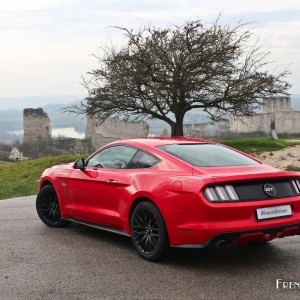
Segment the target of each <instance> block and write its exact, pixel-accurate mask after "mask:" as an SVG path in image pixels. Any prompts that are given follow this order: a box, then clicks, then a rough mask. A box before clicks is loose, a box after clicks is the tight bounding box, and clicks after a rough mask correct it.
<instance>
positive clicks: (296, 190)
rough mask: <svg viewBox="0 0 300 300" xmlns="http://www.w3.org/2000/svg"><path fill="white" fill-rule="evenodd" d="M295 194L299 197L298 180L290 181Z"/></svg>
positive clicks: (299, 187) (299, 180)
mask: <svg viewBox="0 0 300 300" xmlns="http://www.w3.org/2000/svg"><path fill="white" fill-rule="evenodd" d="M291 182H292V185H293V187H294V190H295V192H296V194H298V195H300V179H295V180H291Z"/></svg>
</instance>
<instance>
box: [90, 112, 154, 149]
mask: <svg viewBox="0 0 300 300" xmlns="http://www.w3.org/2000/svg"><path fill="white" fill-rule="evenodd" d="M148 133H149V126H148V124H147V123H146V122H145V121H126V122H125V121H122V120H120V119H119V118H107V119H106V120H105V121H104V122H102V123H101V122H100V120H99V119H98V118H97V117H89V116H88V118H87V126H86V131H85V138H86V139H91V142H92V145H93V147H94V148H95V149H97V148H100V147H101V146H103V145H105V144H107V143H110V142H113V141H117V140H121V139H129V138H138V137H145V136H148Z"/></svg>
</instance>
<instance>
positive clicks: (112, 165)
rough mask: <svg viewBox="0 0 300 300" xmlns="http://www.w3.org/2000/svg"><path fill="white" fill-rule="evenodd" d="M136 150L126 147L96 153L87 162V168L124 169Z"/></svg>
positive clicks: (110, 148) (111, 148)
mask: <svg viewBox="0 0 300 300" xmlns="http://www.w3.org/2000/svg"><path fill="white" fill-rule="evenodd" d="M137 151H138V150H137V149H134V148H131V147H127V146H113V147H109V148H106V149H104V150H102V151H100V152H98V153H96V154H95V155H94V156H93V157H92V158H91V159H89V161H88V162H87V165H86V166H87V167H96V168H104V169H126V168H127V166H128V164H129V162H130V161H131V159H132V158H133V156H134V155H135V154H136V152H137Z"/></svg>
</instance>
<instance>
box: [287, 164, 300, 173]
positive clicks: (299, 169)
mask: <svg viewBox="0 0 300 300" xmlns="http://www.w3.org/2000/svg"><path fill="white" fill-rule="evenodd" d="M286 171H295V172H300V167H295V166H293V165H289V166H287V168H286Z"/></svg>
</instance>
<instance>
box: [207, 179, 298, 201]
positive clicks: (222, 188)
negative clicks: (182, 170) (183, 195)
mask: <svg viewBox="0 0 300 300" xmlns="http://www.w3.org/2000/svg"><path fill="white" fill-rule="evenodd" d="M298 184H299V183H298ZM204 195H205V197H206V199H207V200H208V201H210V202H229V201H239V197H238V195H237V193H236V192H235V190H234V188H233V186H232V185H230V184H226V185H215V186H211V187H207V188H206V189H205V190H204Z"/></svg>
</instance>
